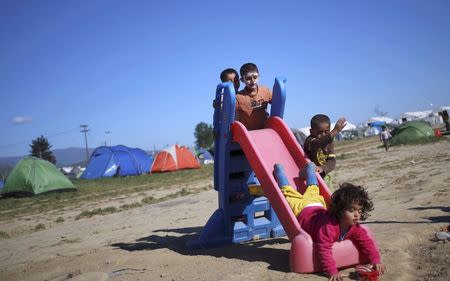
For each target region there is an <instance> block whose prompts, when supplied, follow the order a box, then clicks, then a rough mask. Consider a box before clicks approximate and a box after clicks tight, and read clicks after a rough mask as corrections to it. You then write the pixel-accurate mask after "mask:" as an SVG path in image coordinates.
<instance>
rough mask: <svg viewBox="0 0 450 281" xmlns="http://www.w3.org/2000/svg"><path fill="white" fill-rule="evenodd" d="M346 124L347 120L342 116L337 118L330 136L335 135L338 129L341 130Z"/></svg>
mask: <svg viewBox="0 0 450 281" xmlns="http://www.w3.org/2000/svg"><path fill="white" fill-rule="evenodd" d="M346 125H347V121H346V120H345V118H344V117H341V118H339V120H337V122H336V125H334V128H333V130H332V131H331V132H330V134H331V137H333V138H334V137H335V136H336V135H337V134H338V133H339V132H340V131H342V129H344V127H345V126H346Z"/></svg>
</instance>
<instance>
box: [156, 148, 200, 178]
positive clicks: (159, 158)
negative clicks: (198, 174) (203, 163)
mask: <svg viewBox="0 0 450 281" xmlns="http://www.w3.org/2000/svg"><path fill="white" fill-rule="evenodd" d="M198 168H200V163H199V162H198V159H197V157H195V155H194V154H193V153H192V152H191V151H190V150H189V149H188V148H187V147H185V146H181V147H180V146H178V145H172V146H170V147H168V148H166V149H164V150H161V151H160V152H158V154H157V155H156V157H155V161H154V162H153V165H152V169H151V172H152V173H158V172H159V173H161V172H172V171H176V170H182V169H198Z"/></svg>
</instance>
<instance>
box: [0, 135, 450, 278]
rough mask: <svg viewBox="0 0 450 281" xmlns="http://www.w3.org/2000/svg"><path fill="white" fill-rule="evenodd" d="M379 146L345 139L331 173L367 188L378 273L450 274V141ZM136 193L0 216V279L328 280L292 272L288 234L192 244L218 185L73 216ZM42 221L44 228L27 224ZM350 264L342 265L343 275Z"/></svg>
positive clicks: (336, 179) (212, 204)
mask: <svg viewBox="0 0 450 281" xmlns="http://www.w3.org/2000/svg"><path fill="white" fill-rule="evenodd" d="M378 146H379V143H378V142H377V140H376V139H375V138H371V139H367V140H365V141H363V142H358V143H349V144H346V145H344V146H339V147H338V149H337V154H338V155H341V157H340V159H339V160H338V163H337V168H336V170H335V171H334V172H333V173H334V182H335V184H336V183H342V182H344V181H348V182H352V183H356V184H362V185H364V186H366V187H367V188H368V190H369V194H370V195H371V197H372V199H373V202H374V205H375V210H374V211H373V212H372V213H371V214H372V215H371V216H370V217H369V219H368V220H367V225H368V226H369V227H370V228H371V229H372V231H373V232H374V234H375V236H376V239H377V242H378V244H379V247H380V251H381V255H382V260H383V262H384V263H385V264H386V265H387V269H388V272H387V273H386V274H385V275H384V276H383V277H382V278H381V280H449V277H450V269H449V262H448V261H449V258H450V243H443V242H437V241H434V239H433V237H434V233H435V232H436V231H437V230H438V229H439V227H440V226H446V225H448V224H450V171H449V169H450V141H441V142H437V143H431V144H426V145H417V146H402V147H394V148H392V149H391V150H390V151H388V152H385V151H384V150H383V149H381V148H379V147H378ZM211 184H212V179H211V181H206V182H199V183H198V185H197V187H201V186H209V185H211ZM183 187H185V186H183ZM183 187H181V186H180V187H177V186H175V187H173V188H174V189H177V188H178V189H181V188H183ZM162 190H163V189H160V190H157V191H155V192H160V193H161V192H163V191H162ZM136 196H138V195H136ZM147 196H148V194H147ZM155 196H157V195H155ZM132 199H138V198H137V197H136V198H131V199H130V198H115V199H114V200H110V201H109V202H108V201H107V202H98V203H96V204H92V203H91V204H89V205H85V206H80V207H79V208H78V209H71V210H67V211H64V212H63V213H49V214H42V215H39V216H32V217H21V218H18V219H15V220H14V221H8V222H5V221H3V222H1V223H0V230H3V231H6V232H8V233H13V234H14V235H11V238H7V239H2V240H0V280H3V281H7V280H24V281H25V280H53V281H56V280H71V281H74V280H108V281H118V280H303V279H305V280H311V281H312V280H327V279H326V277H324V276H323V275H320V274H296V273H292V272H289V265H288V255H289V248H290V243H289V241H288V240H287V238H277V239H269V240H260V241H255V242H251V243H246V244H239V245H230V246H227V247H223V248H216V249H208V250H200V251H196V252H189V251H187V250H186V247H185V244H186V242H187V241H188V240H190V239H192V238H194V237H196V236H197V235H198V234H199V232H200V231H201V229H202V227H203V226H204V224H205V223H206V221H207V220H208V218H209V217H210V215H211V214H212V213H213V212H214V210H215V209H216V208H217V192H216V191H214V190H208V191H204V192H201V193H198V194H194V195H188V196H185V197H180V198H176V199H173V200H170V201H166V202H161V203H158V204H152V205H145V206H143V207H139V208H134V209H130V210H128V211H124V212H119V213H114V214H109V215H105V216H94V217H91V218H83V219H80V220H75V216H76V215H77V214H79V213H80V212H81V211H83V210H91V209H92V208H94V207H95V208H98V207H107V206H119V205H120V204H123V202H127V201H129V202H132V201H133V200H132ZM0 203H1V202H0ZM57 217H63V218H64V222H61V223H56V222H55V221H56V218H57ZM38 223H43V224H44V225H45V226H46V228H45V229H43V230H40V231H29V230H30V229H32V228H33V227H34V226H36V225H37V224H38ZM353 271H354V270H353V269H351V268H350V269H347V270H344V271H343V273H344V274H345V275H347V276H349V277H348V278H346V279H347V280H351V278H352V279H354V276H353Z"/></svg>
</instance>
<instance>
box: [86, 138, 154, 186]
mask: <svg viewBox="0 0 450 281" xmlns="http://www.w3.org/2000/svg"><path fill="white" fill-rule="evenodd" d="M152 162H153V159H152V157H151V156H149V155H147V153H145V152H144V151H143V150H142V149H139V148H130V147H126V146H123V145H116V146H100V147H98V148H96V149H95V150H94V152H92V155H91V159H90V160H89V164H88V165H87V167H86V170H85V171H84V172H83V174H82V175H81V178H82V179H96V178H102V177H112V176H116V175H117V176H132V175H141V174H145V173H149V172H150V167H151V165H152Z"/></svg>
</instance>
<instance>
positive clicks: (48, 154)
mask: <svg viewBox="0 0 450 281" xmlns="http://www.w3.org/2000/svg"><path fill="white" fill-rule="evenodd" d="M30 147H31V150H30V155H31V156H34V157H38V158H41V159H44V160H47V161H49V162H51V163H53V164H55V163H56V159H55V156H53V152H52V151H51V150H50V148H52V146H51V145H50V143H49V142H48V140H47V139H46V138H45V137H44V136H43V135H41V136H40V137H38V138H37V139H34V140H32V141H31V144H30Z"/></svg>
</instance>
